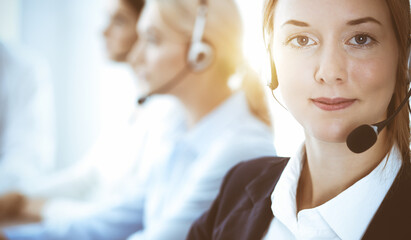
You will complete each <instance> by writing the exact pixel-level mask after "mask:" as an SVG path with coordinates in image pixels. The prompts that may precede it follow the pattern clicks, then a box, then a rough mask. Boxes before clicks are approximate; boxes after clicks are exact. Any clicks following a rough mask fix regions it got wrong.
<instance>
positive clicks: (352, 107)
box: [272, 0, 398, 142]
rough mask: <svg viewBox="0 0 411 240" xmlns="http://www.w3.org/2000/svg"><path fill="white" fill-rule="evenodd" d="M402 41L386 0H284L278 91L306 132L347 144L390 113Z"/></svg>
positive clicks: (276, 47) (276, 53)
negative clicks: (350, 136)
mask: <svg viewBox="0 0 411 240" xmlns="http://www.w3.org/2000/svg"><path fill="white" fill-rule="evenodd" d="M397 48H398V47H397V42H396V38H395V34H394V30H393V27H392V22H391V18H390V13H389V9H388V7H387V5H386V3H385V1H384V0H361V1H358V0H340V1H334V0H279V2H278V4H277V6H276V9H275V16H274V36H273V48H272V49H273V50H272V51H273V52H272V54H273V58H274V62H275V65H276V70H277V76H278V81H279V88H280V91H281V93H282V95H283V97H284V101H285V103H286V105H287V107H288V109H289V111H290V112H291V113H292V114H293V115H294V117H295V118H296V119H297V121H299V122H300V124H301V125H302V126H303V127H304V129H305V133H306V136H307V137H313V138H315V139H318V140H320V141H326V142H345V140H346V137H347V135H348V134H349V133H350V131H352V130H353V129H354V128H355V127H357V126H359V125H361V124H365V123H367V124H372V123H376V122H378V121H381V120H383V119H385V118H386V112H387V107H388V104H389V102H390V100H391V96H392V94H393V91H394V86H395V81H396V70H397V63H398V50H397Z"/></svg>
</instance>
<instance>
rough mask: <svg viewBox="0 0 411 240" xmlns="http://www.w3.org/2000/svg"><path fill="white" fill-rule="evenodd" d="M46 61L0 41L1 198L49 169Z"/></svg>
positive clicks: (50, 141) (50, 108) (50, 88)
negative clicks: (5, 193) (3, 194)
mask: <svg viewBox="0 0 411 240" xmlns="http://www.w3.org/2000/svg"><path fill="white" fill-rule="evenodd" d="M49 73H50V72H49V68H48V65H47V63H46V62H45V61H44V60H43V59H42V58H40V57H39V56H38V55H37V54H36V53H34V52H32V51H30V50H28V49H26V48H23V47H21V46H14V45H3V44H2V43H1V42H0V194H1V193H4V192H7V191H12V190H18V191H25V190H26V189H25V188H24V184H25V183H26V182H29V181H30V179H32V178H36V177H39V176H41V175H43V174H45V173H47V172H49V171H51V170H52V169H53V168H54V163H55V162H54V150H55V149H54V142H55V141H54V137H55V136H54V110H53V107H54V106H53V86H52V82H51V79H50V75H49Z"/></svg>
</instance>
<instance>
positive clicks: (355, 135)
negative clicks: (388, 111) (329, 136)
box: [347, 90, 411, 153]
mask: <svg viewBox="0 0 411 240" xmlns="http://www.w3.org/2000/svg"><path fill="white" fill-rule="evenodd" d="M410 96H411V90H410V91H408V93H407V96H406V98H405V99H404V100H403V101H402V103H401V104H400V106H399V107H398V108H397V110H395V112H394V113H393V114H392V115H391V116H390V117H389V118H387V119H385V120H384V121H381V122H379V123H375V124H372V125H368V124H363V125H361V126H359V127H357V128H356V129H354V130H353V131H352V132H351V133H350V134H349V135H348V137H347V146H348V148H349V149H350V150H351V151H352V152H354V153H362V152H365V151H367V150H368V149H369V148H371V147H372V146H373V145H374V144H375V142H376V141H377V137H378V134H379V133H380V132H381V131H382V130H383V129H384V127H385V126H387V125H388V123H390V122H391V121H392V120H393V119H394V117H395V116H396V115H397V114H398V113H399V112H400V110H401V109H402V107H403V106H404V105H405V103H407V101H408V99H409V98H410Z"/></svg>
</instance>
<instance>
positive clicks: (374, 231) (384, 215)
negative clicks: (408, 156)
mask: <svg viewBox="0 0 411 240" xmlns="http://www.w3.org/2000/svg"><path fill="white" fill-rule="evenodd" d="M363 239H411V170H410V168H405V167H404V168H402V169H401V171H400V172H399V174H398V176H397V178H396V180H395V181H394V183H393V185H392V186H391V188H390V190H389V191H388V193H387V196H386V197H385V199H384V201H383V202H382V203H381V206H380V208H379V209H378V211H377V213H376V214H375V216H374V218H373V220H372V221H371V223H370V225H369V226H368V228H367V231H366V232H365V234H364V236H363Z"/></svg>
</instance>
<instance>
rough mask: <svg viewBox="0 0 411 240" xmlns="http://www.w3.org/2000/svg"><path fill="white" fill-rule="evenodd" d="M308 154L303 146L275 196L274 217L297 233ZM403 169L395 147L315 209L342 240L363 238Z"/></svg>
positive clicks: (273, 199)
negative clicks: (299, 194)
mask: <svg viewBox="0 0 411 240" xmlns="http://www.w3.org/2000/svg"><path fill="white" fill-rule="evenodd" d="M304 155H305V147H304V145H302V146H301V147H300V148H299V151H298V152H297V154H296V155H295V156H293V157H292V158H291V159H290V161H289V162H288V164H287V166H286V167H285V169H284V171H283V173H282V175H281V177H280V179H279V180H278V183H277V186H276V187H275V189H274V191H273V193H272V195H271V202H272V204H271V209H272V212H273V214H274V216H275V217H276V218H277V219H278V220H279V221H281V222H282V223H283V224H284V225H285V226H286V227H287V228H288V229H289V230H290V231H291V232H293V233H296V232H298V224H297V206H296V192H297V186H298V180H299V178H300V174H301V170H302V166H303V159H304ZM400 168H401V154H400V152H399V150H398V147H397V146H396V145H395V146H394V147H393V148H392V150H391V152H390V153H389V154H387V156H386V157H385V158H384V160H383V161H381V163H380V164H379V165H378V166H377V167H376V168H375V169H374V170H373V171H372V172H371V173H369V174H368V175H367V176H365V177H364V178H362V179H360V180H359V181H358V182H356V183H355V184H353V185H352V186H350V187H349V188H348V189H346V190H345V191H343V192H342V193H340V194H339V195H338V196H336V197H335V198H333V199H331V200H329V201H328V202H326V203H324V204H322V205H321V206H318V207H316V208H313V209H312V210H316V211H318V212H319V213H320V215H321V216H322V218H323V219H324V220H325V221H326V222H327V224H328V225H329V226H330V227H331V228H332V229H333V231H334V232H335V233H336V234H337V235H338V236H339V237H340V238H341V239H360V238H361V236H362V235H363V234H364V232H365V230H366V228H367V227H368V224H369V223H370V221H371V219H372V217H373V216H374V214H375V213H376V211H377V210H378V208H379V206H380V204H381V202H382V201H383V199H384V197H385V195H386V194H387V192H388V190H389V188H390V187H391V185H392V183H393V181H394V179H395V177H396V175H397V174H398V171H399V169H400ZM346 209H350V211H347V210H346ZM359 213H360V214H359Z"/></svg>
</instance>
